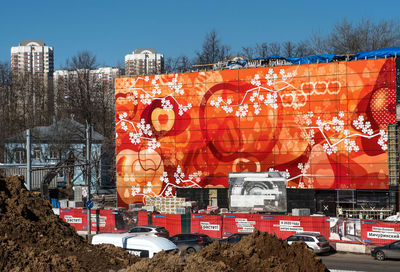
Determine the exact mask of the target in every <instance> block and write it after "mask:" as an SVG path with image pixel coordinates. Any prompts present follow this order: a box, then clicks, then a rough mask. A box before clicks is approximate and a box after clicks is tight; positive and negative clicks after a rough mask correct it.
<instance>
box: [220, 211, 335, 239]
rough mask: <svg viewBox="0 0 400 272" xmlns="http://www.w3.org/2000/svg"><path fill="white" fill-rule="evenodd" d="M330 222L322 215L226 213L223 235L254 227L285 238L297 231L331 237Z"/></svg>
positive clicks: (245, 230)
mask: <svg viewBox="0 0 400 272" xmlns="http://www.w3.org/2000/svg"><path fill="white" fill-rule="evenodd" d="M329 227H330V222H329V218H328V217H322V216H316V217H313V216H288V215H261V214H224V215H223V231H222V236H229V235H231V234H233V233H238V232H252V231H253V229H254V228H257V229H258V230H260V231H265V232H268V233H275V234H276V235H277V236H278V237H279V238H282V239H285V238H287V237H289V236H290V235H292V234H294V233H296V232H315V233H320V234H322V235H323V236H325V237H326V238H329V234H330V232H329Z"/></svg>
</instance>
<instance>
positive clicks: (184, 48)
mask: <svg viewBox="0 0 400 272" xmlns="http://www.w3.org/2000/svg"><path fill="white" fill-rule="evenodd" d="M399 10H400V1H398V0H392V1H370V0H364V1H355V0H353V1H352V0H347V1H342V0H337V1H324V0H319V1H314V0H312V1H299V0H286V1H267V0H264V1H252V0H248V1H244V0H242V1H238V0H229V1H225V0H213V1H212V0H202V1H191V0H186V1H181V0H179V1H178V0H176V1H175V0H169V1H158V0H155V1H133V0H132V1H127V0H114V1H111V0H108V1H105V0H68V1H57V0H56V1H55V0H52V1H49V0H44V1H40V0H37V1H27V0H19V1H10V0H4V1H2V3H1V8H0V23H1V25H2V28H1V32H0V33H1V38H0V61H7V60H9V58H10V48H11V46H15V45H18V44H19V43H20V42H21V41H22V40H43V41H44V42H45V43H46V44H47V45H50V46H53V47H54V58H55V68H56V69H58V68H59V67H60V65H63V64H64V63H65V60H66V58H68V57H70V56H73V55H74V54H76V53H77V52H78V51H82V50H89V51H91V52H92V53H94V54H95V55H96V56H97V59H98V61H99V63H100V64H101V65H111V66H113V65H116V64H117V62H118V61H123V60H124V56H125V55H126V54H128V53H130V52H132V51H133V50H134V49H135V48H156V50H157V51H159V52H161V53H163V54H164V55H165V57H176V56H178V55H181V54H184V55H188V56H190V57H192V56H194V51H195V50H199V49H200V47H201V44H202V42H203V40H204V36H205V34H206V33H208V32H210V31H211V30H212V29H215V30H216V31H217V33H218V34H219V36H220V38H221V41H222V43H223V44H227V45H229V46H231V49H232V51H233V52H234V53H235V52H238V51H239V50H240V48H241V47H242V46H251V45H255V44H256V43H262V42H282V41H287V40H291V41H299V40H304V39H307V38H308V37H309V36H310V35H311V33H312V31H316V30H321V31H322V32H324V31H329V30H330V29H331V27H332V25H333V24H334V23H335V22H337V21H338V20H341V19H343V18H347V19H349V20H350V21H358V20H359V19H360V18H361V17H363V16H364V17H370V18H372V19H375V20H380V19H396V20H399V19H400V15H399ZM399 46H400V45H399Z"/></svg>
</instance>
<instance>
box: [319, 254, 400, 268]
mask: <svg viewBox="0 0 400 272" xmlns="http://www.w3.org/2000/svg"><path fill="white" fill-rule="evenodd" d="M318 257H320V258H321V259H322V261H323V263H324V264H325V265H326V266H327V267H328V269H330V270H345V271H346V270H347V271H371V272H375V271H385V272H399V271H400V260H385V261H383V262H380V261H377V260H375V259H374V258H372V257H371V256H370V255H364V254H351V253H336V254H331V255H329V256H318Z"/></svg>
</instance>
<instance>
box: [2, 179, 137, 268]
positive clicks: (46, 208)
mask: <svg viewBox="0 0 400 272" xmlns="http://www.w3.org/2000/svg"><path fill="white" fill-rule="evenodd" d="M138 260H139V258H138V257H136V256H134V255H131V254H129V253H127V252H126V251H125V250H123V249H121V248H117V247H115V246H112V245H96V246H94V245H91V244H89V243H88V242H86V241H85V240H84V239H83V238H82V237H80V236H79V235H78V234H77V233H76V231H75V229H74V228H72V227H71V226H70V225H69V224H68V223H65V222H64V221H63V220H62V219H60V218H59V217H58V216H57V215H55V214H54V213H53V211H52V207H51V205H50V203H49V202H48V201H46V200H44V199H42V198H40V197H38V196H35V195H33V194H32V193H31V192H29V191H27V190H26V188H25V185H24V181H23V179H22V178H20V177H10V178H5V177H3V176H1V175H0V271H110V270H119V269H121V268H125V267H127V266H128V265H130V264H133V263H135V262H136V261H138Z"/></svg>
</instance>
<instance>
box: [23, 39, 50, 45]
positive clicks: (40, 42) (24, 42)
mask: <svg viewBox="0 0 400 272" xmlns="http://www.w3.org/2000/svg"><path fill="white" fill-rule="evenodd" d="M19 45H20V46H29V45H34V46H45V45H46V44H45V43H44V42H43V41H42V40H23V41H22V42H21V43H20V44H19Z"/></svg>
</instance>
